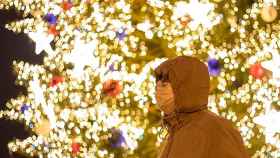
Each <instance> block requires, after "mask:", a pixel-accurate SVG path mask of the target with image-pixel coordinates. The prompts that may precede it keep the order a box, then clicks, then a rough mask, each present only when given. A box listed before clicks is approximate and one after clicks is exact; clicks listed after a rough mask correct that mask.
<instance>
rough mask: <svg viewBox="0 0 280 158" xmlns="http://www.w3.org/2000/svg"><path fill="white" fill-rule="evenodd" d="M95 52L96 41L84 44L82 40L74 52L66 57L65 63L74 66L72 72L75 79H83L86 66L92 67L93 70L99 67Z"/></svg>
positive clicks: (77, 43) (76, 43)
mask: <svg viewBox="0 0 280 158" xmlns="http://www.w3.org/2000/svg"><path fill="white" fill-rule="evenodd" d="M94 51H96V43H95V42H94V41H92V42H89V43H84V42H83V41H81V40H77V41H76V42H75V48H74V49H73V50H72V52H71V53H70V54H66V55H65V56H64V59H65V61H67V62H70V63H73V65H74V68H73V70H72V75H73V76H74V77H81V76H82V75H83V72H84V68H85V66H91V67H92V68H93V69H96V68H97V67H98V66H99V61H98V59H97V58H96V57H95V56H94Z"/></svg>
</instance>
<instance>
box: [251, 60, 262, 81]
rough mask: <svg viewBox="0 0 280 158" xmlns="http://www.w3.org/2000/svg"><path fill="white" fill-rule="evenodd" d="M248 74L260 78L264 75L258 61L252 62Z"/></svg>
mask: <svg viewBox="0 0 280 158" xmlns="http://www.w3.org/2000/svg"><path fill="white" fill-rule="evenodd" d="M250 74H251V75H252V76H253V77H255V78H257V79H261V78H262V77H263V76H264V69H263V67H262V66H261V64H260V63H258V64H254V65H252V66H251V68H250Z"/></svg>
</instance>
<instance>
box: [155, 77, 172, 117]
mask: <svg viewBox="0 0 280 158" xmlns="http://www.w3.org/2000/svg"><path fill="white" fill-rule="evenodd" d="M156 99H157V105H158V106H159V109H160V110H161V111H163V112H164V113H166V114H169V113H172V112H173V110H174V107H175V100H174V93H173V89H172V87H171V84H170V83H169V82H165V83H162V81H158V82H157V87H156Z"/></svg>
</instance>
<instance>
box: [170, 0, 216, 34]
mask: <svg viewBox="0 0 280 158" xmlns="http://www.w3.org/2000/svg"><path fill="white" fill-rule="evenodd" d="M213 9H214V5H213V4H212V3H201V2H199V1H198V0H190V2H189V3H187V2H184V1H179V2H177V3H176V6H175V8H174V10H173V17H174V18H175V17H183V16H185V15H190V17H191V18H192V21H191V22H190V24H189V26H190V28H191V29H196V28H197V27H198V26H199V25H200V24H202V25H203V26H204V27H210V26H211V19H210V18H209V14H210V13H211V11H213Z"/></svg>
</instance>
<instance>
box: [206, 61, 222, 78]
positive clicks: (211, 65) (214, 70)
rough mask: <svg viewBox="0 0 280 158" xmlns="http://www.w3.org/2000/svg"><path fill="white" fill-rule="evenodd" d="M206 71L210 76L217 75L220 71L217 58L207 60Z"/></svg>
mask: <svg viewBox="0 0 280 158" xmlns="http://www.w3.org/2000/svg"><path fill="white" fill-rule="evenodd" d="M208 71H209V73H210V75H211V76H218V75H219V74H220V72H221V66H220V63H219V61H218V60H217V59H209V60H208Z"/></svg>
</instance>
